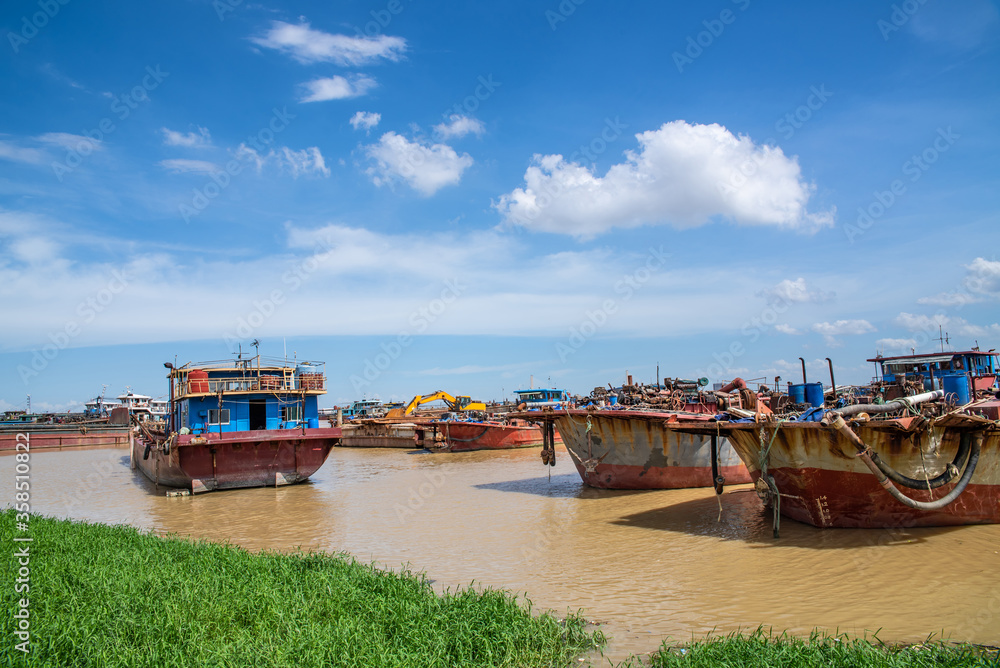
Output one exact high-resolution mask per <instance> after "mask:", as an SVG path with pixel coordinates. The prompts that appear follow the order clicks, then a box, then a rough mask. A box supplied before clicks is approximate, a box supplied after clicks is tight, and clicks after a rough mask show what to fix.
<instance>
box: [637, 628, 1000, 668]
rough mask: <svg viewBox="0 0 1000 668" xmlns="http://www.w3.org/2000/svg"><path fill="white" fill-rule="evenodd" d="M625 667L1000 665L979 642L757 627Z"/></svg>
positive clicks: (927, 667)
mask: <svg viewBox="0 0 1000 668" xmlns="http://www.w3.org/2000/svg"><path fill="white" fill-rule="evenodd" d="M626 666H635V667H638V666H650V667H652V668H668V667H671V668H672V667H674V666H677V667H683V668H700V667H702V666H704V667H706V668H708V667H711V668H730V667H731V668H735V667H737V666H739V667H740V668H799V667H812V666H816V667H819V666H823V667H828V666H829V667H839V666H844V667H845V668H847V667H848V666H850V667H851V668H904V667H905V668H930V667H931V666H933V667H935V668H952V667H957V666H1000V655H998V653H997V651H996V650H991V649H989V648H981V647H978V646H974V645H955V644H951V643H944V642H937V641H931V640H928V641H927V642H925V643H922V644H919V645H904V646H892V645H886V644H883V643H882V642H880V641H879V640H878V638H877V637H876V638H872V639H868V638H854V639H851V638H848V637H847V636H830V635H825V634H821V633H813V634H812V635H811V636H810V637H809V638H808V639H803V638H797V637H795V636H790V635H788V634H785V633H782V634H781V635H774V634H773V633H772V632H771V631H770V630H765V629H763V628H758V629H757V630H756V631H754V632H753V633H749V634H741V633H731V634H729V635H727V636H710V637H708V638H705V639H704V640H695V641H692V642H690V643H687V644H684V645H677V646H671V645H669V644H668V643H664V644H663V646H662V647H661V648H660V650H659V651H658V652H657V653H655V654H653V655H652V656H650V657H649V658H648V659H647V660H646V661H645V662H643V663H640V662H639V661H638V659H633V660H631V661H627V662H625V663H623V664H622V668H625V667H626Z"/></svg>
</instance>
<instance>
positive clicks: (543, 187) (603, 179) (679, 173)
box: [494, 121, 834, 237]
mask: <svg viewBox="0 0 1000 668" xmlns="http://www.w3.org/2000/svg"><path fill="white" fill-rule="evenodd" d="M636 138H637V139H638V141H639V149H638V150H637V151H626V152H625V158H626V159H625V161H624V162H622V163H619V164H616V165H613V166H612V167H611V168H610V169H609V170H608V172H607V173H606V174H605V175H604V176H598V175H597V174H595V172H594V171H593V170H592V169H591V168H588V167H584V166H582V165H580V164H579V163H576V162H568V161H566V160H565V159H564V158H563V157H562V156H561V155H544V156H543V155H537V154H536V155H535V156H534V157H533V159H532V165H531V166H530V167H528V169H527V171H526V172H525V175H524V180H525V185H524V186H523V187H521V188H517V189H515V190H513V191H512V192H510V193H507V194H505V195H502V196H501V197H500V199H499V201H497V202H495V203H494V206H495V207H496V208H497V209H498V210H499V211H500V213H501V214H502V215H503V217H504V219H505V220H506V221H507V222H508V223H510V224H514V225H522V226H524V227H528V228H530V229H534V230H539V231H545V232H558V233H564V234H571V235H574V236H578V237H592V236H595V235H597V234H601V233H603V232H607V231H608V230H610V229H612V228H615V227H625V228H628V227H637V226H639V225H646V224H667V225H672V226H674V227H677V228H689V227H697V226H699V225H704V224H706V223H708V222H710V221H711V220H712V219H714V218H723V219H727V220H730V221H732V222H734V223H737V224H743V225H772V226H776V227H782V228H787V229H796V230H806V231H814V230H816V229H819V228H821V227H825V226H830V225H833V222H834V211H833V210H830V211H825V212H820V213H810V212H809V211H808V210H807V208H806V205H807V204H808V202H809V198H810V196H811V195H812V193H813V191H814V190H815V186H814V185H813V184H811V183H807V182H805V181H804V180H803V178H802V170H801V169H800V167H799V164H798V160H797V159H796V158H795V157H788V156H786V155H785V154H784V153H783V152H782V150H781V149H780V148H777V147H774V146H767V145H758V144H755V143H754V142H753V140H751V139H750V138H749V137H746V136H736V135H733V134H732V133H731V132H729V130H727V129H726V128H724V127H722V126H721V125H718V124H714V123H713V124H711V125H699V124H690V123H687V122H685V121H673V122H670V123H665V124H664V125H663V126H661V127H660V128H659V129H658V130H650V131H648V132H643V133H640V134H638V135H636Z"/></svg>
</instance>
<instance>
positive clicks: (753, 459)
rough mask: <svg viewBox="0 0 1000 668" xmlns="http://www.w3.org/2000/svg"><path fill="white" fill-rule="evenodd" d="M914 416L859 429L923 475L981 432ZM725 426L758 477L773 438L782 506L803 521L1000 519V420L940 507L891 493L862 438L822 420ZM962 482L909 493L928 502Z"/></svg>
mask: <svg viewBox="0 0 1000 668" xmlns="http://www.w3.org/2000/svg"><path fill="white" fill-rule="evenodd" d="M913 420H914V419H913V418H903V419H900V420H891V421H882V422H868V423H855V424H853V425H852V429H853V430H854V432H855V433H856V434H857V435H858V437H860V438H861V439H862V440H863V441H864V443H865V444H866V445H868V446H869V447H870V448H871V450H873V451H874V452H876V453H878V455H879V457H880V458H881V459H882V460H883V461H884V462H885V463H887V464H888V465H889V466H891V467H892V468H893V469H895V470H896V471H898V472H900V473H901V474H903V475H905V476H908V477H911V478H914V479H916V480H924V479H925V476H926V478H931V479H932V478H934V477H935V476H936V475H938V474H939V473H941V472H943V471H944V470H945V468H946V467H947V466H948V464H949V463H950V462H952V460H953V459H954V457H955V454H956V452H957V450H958V448H959V444H960V440H961V439H962V436H963V433H965V434H966V435H967V437H968V436H969V435H971V434H974V433H975V431H973V430H971V429H969V428H956V427H947V426H929V425H925V426H924V428H920V427H917V428H915V429H910V428H909V427H910V425H911V424H912V421H913ZM723 430H724V432H725V433H727V434H728V437H729V440H730V441H731V442H732V444H733V446H734V447H735V448H736V451H737V452H738V453H739V455H740V457H741V458H742V459H743V461H744V462H745V463H746V465H747V467H748V468H749V469H750V473H751V475H752V476H753V478H754V481H755V482H756V481H757V480H758V479H759V478H760V476H761V466H760V462H761V452H762V449H765V448H768V444H770V447H769V449H768V456H767V474H768V475H769V476H771V477H773V478H774V483H775V485H776V486H777V488H778V492H779V493H780V495H781V497H780V510H781V514H782V515H783V516H785V517H788V518H791V519H794V520H797V521H799V522H804V523H807V524H812V525H813V526H817V527H850V528H907V527H920V526H952V525H959V524H992V523H998V522H1000V430H998V429H997V428H995V427H992V428H987V429H985V430H983V429H982V428H980V429H979V430H978V431H979V432H980V433H982V435H983V440H982V445H981V446H980V456H979V461H978V463H977V465H976V469H975V472H974V473H973V475H972V477H971V479H970V481H969V484H968V486H967V487H966V488H965V490H964V491H963V492H962V493H961V495H959V497H958V498H957V499H956V500H955V501H953V502H952V503H950V504H949V505H947V506H945V507H944V508H941V509H939V510H920V509H915V508H910V507H908V506H906V505H904V504H903V503H901V502H900V501H898V500H896V499H895V498H893V497H892V496H890V494H889V493H888V492H887V491H886V490H885V489H883V488H882V486H881V485H880V484H879V482H878V480H877V479H876V477H875V476H874V475H873V474H872V473H871V471H870V470H869V469H868V468H867V467H866V466H865V464H864V463H863V461H862V459H861V458H860V457H858V456H857V449H856V448H855V446H854V445H853V444H852V443H851V442H850V441H849V440H848V439H847V438H845V437H844V436H842V435H841V434H839V433H837V432H835V431H833V430H831V429H830V428H828V427H825V426H824V425H822V424H820V423H798V424H783V425H782V426H781V427H780V428H778V431H777V434H775V433H774V430H775V424H773V423H772V424H740V425H732V426H730V427H724V428H723ZM762 430H763V434H762V433H761V431H762ZM772 439H773V440H772ZM762 441H763V446H762ZM921 454H922V460H921ZM956 484H957V482H951V483H949V484H946V485H943V486H941V487H938V488H936V489H933V490H932V491H931V492H928V491H927V490H926V489H924V490H920V489H911V488H901V489H902V491H903V493H904V494H906V495H907V496H909V497H910V498H912V499H914V500H916V501H924V502H927V501H933V500H934V499H940V498H941V497H943V496H944V495H945V494H947V493H948V492H950V491H951V490H952V489H953V488H954V487H955V486H956ZM760 486H763V482H762V483H761V484H760Z"/></svg>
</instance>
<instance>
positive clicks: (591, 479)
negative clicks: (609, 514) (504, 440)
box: [516, 379, 756, 492]
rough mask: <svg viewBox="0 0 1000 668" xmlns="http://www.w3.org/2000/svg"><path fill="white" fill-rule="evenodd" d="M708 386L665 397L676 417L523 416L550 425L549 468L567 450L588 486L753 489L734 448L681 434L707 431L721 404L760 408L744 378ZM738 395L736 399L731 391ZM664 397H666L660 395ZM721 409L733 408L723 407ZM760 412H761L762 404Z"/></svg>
mask: <svg viewBox="0 0 1000 668" xmlns="http://www.w3.org/2000/svg"><path fill="white" fill-rule="evenodd" d="M707 382H708V381H707V380H705V381H702V382H698V381H676V382H674V383H672V385H671V390H670V391H665V394H666V395H667V396H668V397H669V399H670V404H669V405H671V406H673V407H674V408H675V410H663V409H662V408H658V407H646V408H642V407H635V408H631V407H630V408H629V409H623V408H622V407H620V406H616V405H614V404H612V406H611V407H598V406H597V405H591V406H588V407H587V408H569V407H566V406H565V405H560V404H556V405H553V406H551V407H548V408H542V409H541V410H540V411H537V412H518V413H516V415H517V416H518V417H523V418H528V419H532V420H538V421H541V422H542V423H543V427H542V431H543V433H545V432H546V430H548V434H549V439H551V442H552V445H551V446H550V445H549V444H544V445H543V446H542V447H543V456H542V461H543V463H546V464H552V463H553V462H554V461H555V449H554V444H555V443H556V442H558V441H559V440H561V441H562V443H563V444H564V445H565V446H566V450H567V451H568V452H569V454H570V457H571V458H572V459H573V464H574V465H575V466H576V470H577V472H578V473H579V474H580V478H581V479H582V480H583V482H584V483H585V484H587V485H589V486H590V487H598V488H603V489H680V488H687V487H715V488H716V490H717V491H719V492H721V490H722V486H723V485H724V484H742V483H748V482H750V474H749V472H748V471H747V469H746V467H745V466H744V465H743V463H742V462H741V461H740V458H739V456H738V455H737V454H736V452H735V451H734V450H733V448H732V446H731V445H730V444H729V442H728V441H727V440H726V439H725V438H723V437H721V436H720V435H715V434H704V435H703V434H691V433H684V432H680V431H677V429H676V426H677V425H678V424H680V423H687V422H694V423H698V424H706V423H707V422H708V421H709V420H710V419H711V417H712V415H713V414H714V413H715V412H717V411H718V410H719V408H718V407H719V406H720V403H719V402H731V403H732V404H733V405H734V406H736V407H742V406H743V405H744V404H745V405H750V403H751V402H755V399H754V397H755V396H756V395H754V394H753V393H752V392H751V391H750V390H748V389H746V383H744V382H743V380H742V379H736V380H734V381H733V382H732V383H730V384H729V385H726V386H724V387H722V388H721V390H720V391H719V392H718V395H717V394H716V393H705V392H702V391H700V387H701V386H702V385H703V384H704V383H707ZM734 390H735V391H736V393H735V394H733V395H730V394H729V393H730V392H731V391H734ZM657 394H660V392H658V393H657ZM721 405H727V406H728V405H729V403H722V404H721ZM754 405H756V404H755V403H754Z"/></svg>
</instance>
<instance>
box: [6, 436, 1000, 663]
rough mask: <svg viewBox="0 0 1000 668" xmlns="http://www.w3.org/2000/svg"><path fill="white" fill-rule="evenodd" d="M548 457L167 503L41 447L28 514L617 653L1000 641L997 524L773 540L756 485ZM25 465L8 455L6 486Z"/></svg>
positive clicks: (805, 532)
mask: <svg viewBox="0 0 1000 668" xmlns="http://www.w3.org/2000/svg"><path fill="white" fill-rule="evenodd" d="M538 453H539V450H538V449H537V448H533V449H527V450H514V451H511V450H508V451H500V452H497V451H494V452H472V453H457V454H430V453H426V452H422V451H417V452H412V453H411V452H407V451H402V450H350V449H339V448H338V449H335V450H334V451H333V452H332V453H331V455H330V458H329V459H328V460H327V462H326V464H325V465H324V466H323V468H322V469H320V471H319V472H318V473H317V474H316V475H315V476H314V477H313V479H312V480H311V481H310V482H308V483H306V484H302V485H295V486H291V487H284V488H280V489H274V488H263V489H248V490H233V491H225V492H213V493H210V494H206V495H202V496H197V497H179V498H168V497H166V496H164V495H163V490H162V489H161V490H159V493H157V491H156V490H155V489H154V487H153V485H152V483H150V482H149V481H147V480H146V479H145V478H144V477H142V475H141V474H140V473H139V472H138V471H132V470H130V468H129V460H128V452H127V451H126V450H122V449H98V450H83V451H62V452H44V451H36V452H33V453H32V458H31V464H32V474H31V476H32V495H31V496H32V509H33V511H35V512H38V513H41V514H44V515H50V516H56V517H68V518H74V519H79V520H88V521H95V522H104V523H110V524H131V525H133V526H136V527H139V528H142V529H146V530H152V531H155V532H157V533H161V532H172V533H179V534H185V535H191V536H196V537H203V538H207V539H210V540H215V541H230V542H232V543H237V544H239V545H243V546H245V547H247V548H251V549H264V548H267V549H278V550H292V549H295V548H296V547H302V548H303V549H307V550H324V551H329V552H347V553H350V554H352V555H354V556H355V557H357V558H358V559H360V560H362V561H369V560H373V561H375V562H378V563H379V564H382V565H384V566H386V567H390V568H398V567H400V566H401V565H402V564H408V565H409V566H410V567H411V568H413V569H414V570H421V571H425V572H426V573H427V574H428V576H429V577H430V578H432V579H434V580H435V582H436V584H437V585H438V586H440V587H454V586H459V585H466V584H468V583H470V582H472V581H475V582H476V583H477V585H484V586H495V587H504V588H507V589H510V590H514V591H518V592H524V593H526V594H527V595H528V597H529V598H530V599H531V600H532V601H533V602H534V604H535V606H536V607H542V608H549V609H552V610H555V611H556V612H558V613H560V614H562V613H565V611H566V610H574V611H575V610H578V609H582V610H583V611H584V613H585V615H586V616H587V618H588V619H591V620H597V621H598V622H600V623H601V625H602V628H603V630H604V632H605V633H606V634H607V635H608V637H609V644H608V647H607V648H606V650H605V656H606V657H608V658H610V659H613V660H619V659H622V658H625V657H626V656H628V655H629V654H631V653H645V652H650V651H653V650H655V649H656V648H657V647H658V646H659V644H660V642H661V640H662V639H664V638H665V637H671V638H673V639H675V640H679V641H685V640H690V639H691V637H692V636H700V635H703V634H705V633H707V632H710V631H713V630H714V631H716V632H728V631H731V630H734V629H744V630H752V629H754V628H756V627H757V626H758V625H760V624H763V625H765V626H771V627H773V628H774V629H776V630H785V629H788V630H789V631H791V632H794V633H798V634H808V633H809V631H810V630H812V629H813V628H816V627H818V628H821V629H827V630H829V631H834V632H836V631H839V632H847V633H851V634H857V635H861V634H864V633H866V632H868V633H869V635H870V634H871V632H874V631H876V630H879V632H878V636H879V638H881V639H882V640H885V641H920V640H923V639H926V638H927V636H928V635H929V634H931V633H934V634H936V635H937V636H942V635H943V636H945V637H950V638H951V639H953V640H962V641H971V642H976V643H983V644H993V645H995V644H1000V525H990V526H966V527H951V528H930V529H902V530H849V529H827V530H820V529H815V528H813V527H810V526H806V525H802V524H798V523H796V522H794V521H792V520H783V521H782V524H781V538H780V539H778V540H775V539H773V538H772V535H771V518H770V516H769V515H767V514H765V512H764V511H763V510H762V509H761V506H760V503H759V501H758V500H757V497H756V495H755V494H754V492H753V490H752V488H751V487H750V486H748V485H744V486H740V487H734V488H730V489H727V490H726V492H725V494H724V495H723V496H722V497H721V501H722V515H721V520H720V519H719V505H718V502H717V500H716V498H715V495H714V493H713V492H712V490H710V489H695V490H669V491H642V492H629V491H611V490H598V489H591V488H588V487H585V486H584V485H583V484H582V483H581V482H580V479H579V476H578V475H577V473H576V470H575V469H574V468H573V466H572V462H571V461H570V459H569V456H568V455H567V454H566V452H565V451H564V450H561V451H560V453H559V454H560V455H561V457H560V458H559V460H558V464H557V466H555V467H554V468H553V469H551V479H550V478H549V471H548V470H547V469H546V467H543V466H542V465H541V463H540V460H539V457H538ZM13 466H14V458H13V457H11V456H4V457H0V470H2V471H4V474H5V477H6V476H9V477H7V479H12V477H13V475H14V473H13ZM11 494H12V493H11ZM0 501H2V500H0ZM3 505H10V504H9V503H6V502H5V501H4V502H3ZM605 665H606V663H605Z"/></svg>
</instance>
